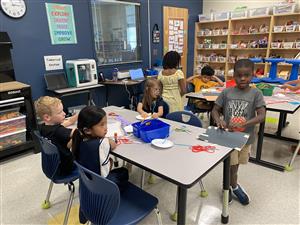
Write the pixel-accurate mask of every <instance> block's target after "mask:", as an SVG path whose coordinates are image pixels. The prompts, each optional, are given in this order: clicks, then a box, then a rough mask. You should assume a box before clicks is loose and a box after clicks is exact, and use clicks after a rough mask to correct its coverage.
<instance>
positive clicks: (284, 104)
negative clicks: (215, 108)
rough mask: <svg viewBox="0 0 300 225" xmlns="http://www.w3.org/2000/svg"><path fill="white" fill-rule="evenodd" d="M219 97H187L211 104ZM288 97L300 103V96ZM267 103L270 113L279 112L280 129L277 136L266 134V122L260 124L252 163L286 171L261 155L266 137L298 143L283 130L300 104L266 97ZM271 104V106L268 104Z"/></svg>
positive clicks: (213, 94) (190, 95)
mask: <svg viewBox="0 0 300 225" xmlns="http://www.w3.org/2000/svg"><path fill="white" fill-rule="evenodd" d="M217 96H218V93H211V94H208V93H205V95H204V94H203V93H201V92H198V93H188V94H187V95H186V97H187V98H193V99H202V100H206V101H210V102H215V100H216V98H217ZM286 96H287V97H289V98H290V99H291V100H290V102H291V101H294V102H300V95H299V94H292V93H288V94H286ZM264 98H265V101H266V103H267V105H266V110H269V111H274V112H279V121H278V127H277V131H276V133H275V134H269V133H265V121H264V122H263V123H260V126H259V132H258V138H257V148H256V156H255V158H254V157H250V162H253V163H256V164H258V165H262V166H265V167H268V168H271V169H275V170H279V171H284V168H285V167H284V166H282V165H278V164H275V163H271V162H268V161H265V160H262V159H261V154H262V147H263V138H264V136H267V137H272V138H277V139H281V140H285V141H292V142H298V140H297V139H293V138H288V137H284V136H282V135H281V133H282V129H283V128H284V127H285V126H286V118H287V114H288V113H290V114H293V113H295V112H296V111H297V110H298V109H299V108H300V104H291V103H289V102H288V100H286V98H282V99H281V98H280V97H275V96H272V97H269V96H268V97H264ZM268 102H269V104H268Z"/></svg>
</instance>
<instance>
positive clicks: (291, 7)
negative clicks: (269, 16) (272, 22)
mask: <svg viewBox="0 0 300 225" xmlns="http://www.w3.org/2000/svg"><path fill="white" fill-rule="evenodd" d="M295 11H296V4H295V3H280V4H278V5H275V6H273V14H274V15H277V14H289V13H294V12H295Z"/></svg>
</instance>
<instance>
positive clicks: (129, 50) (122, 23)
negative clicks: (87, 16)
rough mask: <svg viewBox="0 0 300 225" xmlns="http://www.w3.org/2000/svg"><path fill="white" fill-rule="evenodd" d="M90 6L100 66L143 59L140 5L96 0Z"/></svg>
mask: <svg viewBox="0 0 300 225" xmlns="http://www.w3.org/2000/svg"><path fill="white" fill-rule="evenodd" d="M91 6H92V16H93V28H94V40H95V48H96V55H97V58H98V62H99V65H109V64H120V63H130V62H137V61H141V38H140V24H139V23H140V22H139V21H140V14H139V11H140V5H139V4H138V3H130V2H123V1H122V2H121V1H113V0H94V1H92V4H91Z"/></svg>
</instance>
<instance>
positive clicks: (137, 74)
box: [129, 68, 145, 80]
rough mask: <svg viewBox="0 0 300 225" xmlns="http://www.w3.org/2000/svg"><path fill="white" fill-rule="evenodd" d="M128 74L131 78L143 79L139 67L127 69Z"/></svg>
mask: <svg viewBox="0 0 300 225" xmlns="http://www.w3.org/2000/svg"><path fill="white" fill-rule="evenodd" d="M129 75H130V78H131V80H144V79H145V77H144V73H143V70H142V69H141V68H139V69H136V70H129Z"/></svg>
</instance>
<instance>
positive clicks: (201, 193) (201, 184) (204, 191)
mask: <svg viewBox="0 0 300 225" xmlns="http://www.w3.org/2000/svg"><path fill="white" fill-rule="evenodd" d="M199 185H200V189H201V192H200V196H201V197H202V198H206V197H207V196H208V192H207V191H206V190H205V188H204V185H203V183H202V180H200V181H199Z"/></svg>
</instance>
